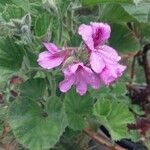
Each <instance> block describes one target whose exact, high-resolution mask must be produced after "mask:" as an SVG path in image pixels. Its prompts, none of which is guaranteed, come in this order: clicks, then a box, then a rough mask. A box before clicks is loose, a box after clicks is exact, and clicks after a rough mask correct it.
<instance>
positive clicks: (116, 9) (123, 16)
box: [100, 4, 136, 23]
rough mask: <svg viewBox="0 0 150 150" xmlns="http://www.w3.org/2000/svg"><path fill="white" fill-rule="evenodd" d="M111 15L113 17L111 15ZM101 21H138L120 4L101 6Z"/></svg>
mask: <svg viewBox="0 0 150 150" xmlns="http://www.w3.org/2000/svg"><path fill="white" fill-rule="evenodd" d="M110 14H111V15H110ZM100 20H102V21H110V22H115V23H116V22H118V23H120V22H130V21H136V19H135V18H133V16H131V15H130V14H128V12H126V11H125V10H124V8H123V7H122V6H121V5H120V4H105V5H101V6H100Z"/></svg>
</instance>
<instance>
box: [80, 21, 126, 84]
mask: <svg viewBox="0 0 150 150" xmlns="http://www.w3.org/2000/svg"><path fill="white" fill-rule="evenodd" d="M78 32H79V34H80V35H81V37H82V39H83V41H84V43H85V45H86V48H87V50H88V52H89V61H90V65H91V68H92V69H93V71H94V72H96V73H97V74H99V76H100V78H101V80H102V81H103V82H104V83H105V84H106V85H108V84H109V83H110V82H112V81H114V80H115V79H116V78H117V77H119V76H121V75H122V72H123V71H124V70H125V68H126V67H125V66H122V65H119V63H118V62H119V60H120V59H121V57H120V56H119V55H118V53H117V52H116V50H115V49H113V48H112V47H110V46H107V45H105V42H106V40H108V38H109V37H110V32H111V29H110V26H109V25H108V24H106V23H95V22H94V23H93V22H92V23H90V25H85V24H82V25H80V27H79V31H78Z"/></svg>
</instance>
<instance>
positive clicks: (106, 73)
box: [100, 64, 126, 85]
mask: <svg viewBox="0 0 150 150" xmlns="http://www.w3.org/2000/svg"><path fill="white" fill-rule="evenodd" d="M125 68H126V67H125V66H123V65H120V64H116V65H107V66H106V67H105V69H104V70H103V71H102V73H101V74H100V78H101V80H102V81H103V82H104V84H105V85H109V84H110V83H111V82H113V81H114V80H116V79H117V78H118V77H120V76H121V75H122V73H123V71H124V70H125Z"/></svg>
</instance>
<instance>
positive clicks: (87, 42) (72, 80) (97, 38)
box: [37, 22, 126, 95]
mask: <svg viewBox="0 0 150 150" xmlns="http://www.w3.org/2000/svg"><path fill="white" fill-rule="evenodd" d="M78 33H79V35H80V36H81V38H82V40H83V42H82V43H83V45H82V46H81V47H80V48H78V49H73V48H67V47H65V48H58V47H57V46H56V45H55V44H54V43H44V46H45V48H46V49H47V50H46V51H44V52H42V53H40V54H39V58H38V60H37V61H38V64H39V65H40V66H41V67H43V68H44V69H53V68H55V67H58V66H59V65H62V68H61V69H62V72H63V74H64V80H63V81H61V82H60V83H59V88H60V91H62V92H67V91H68V90H69V89H70V88H71V86H72V85H75V86H76V92H77V93H79V94H80V95H83V94H85V93H86V91H87V87H88V85H90V86H91V87H92V88H93V89H98V88H99V87H100V84H101V83H103V84H105V85H109V84H110V83H111V82H113V81H115V80H116V79H117V78H118V77H120V76H121V75H122V73H123V71H124V70H125V68H126V67H125V66H123V65H121V64H119V61H120V59H121V57H120V56H119V55H118V53H117V51H116V50H115V49H113V48H112V47H110V46H108V45H107V44H106V41H107V40H108V39H109V37H110V34H111V28H110V26H109V25H108V24H106V23H102V22H100V23H99V22H91V23H90V24H89V25H86V24H81V25H80V27H79V29H78ZM70 58H72V59H70ZM66 64H67V65H66Z"/></svg>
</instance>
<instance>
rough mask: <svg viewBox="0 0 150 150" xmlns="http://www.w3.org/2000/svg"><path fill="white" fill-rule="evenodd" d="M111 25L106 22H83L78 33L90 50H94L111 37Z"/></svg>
mask: <svg viewBox="0 0 150 150" xmlns="http://www.w3.org/2000/svg"><path fill="white" fill-rule="evenodd" d="M110 32H111V29H110V26H109V25H108V24H106V23H97V22H91V23H90V25H85V24H82V25H80V27H79V30H78V33H79V35H81V37H82V39H83V41H84V43H85V45H86V46H87V48H88V49H89V50H94V49H95V48H96V47H97V46H99V45H102V44H103V43H104V42H105V41H106V40H107V39H108V38H109V37H110Z"/></svg>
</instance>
